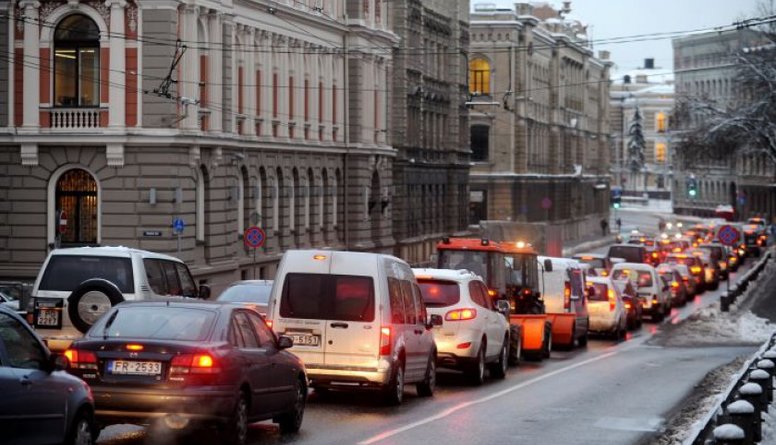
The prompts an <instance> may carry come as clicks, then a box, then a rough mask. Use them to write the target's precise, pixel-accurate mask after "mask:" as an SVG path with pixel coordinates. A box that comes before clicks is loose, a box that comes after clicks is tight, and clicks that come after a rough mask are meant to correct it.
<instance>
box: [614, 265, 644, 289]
mask: <svg viewBox="0 0 776 445" xmlns="http://www.w3.org/2000/svg"><path fill="white" fill-rule="evenodd" d="M612 279H613V280H626V279H627V280H630V281H631V283H635V284H636V286H637V287H652V274H651V273H649V272H648V271H646V270H633V269H617V270H615V271H614V272H612Z"/></svg>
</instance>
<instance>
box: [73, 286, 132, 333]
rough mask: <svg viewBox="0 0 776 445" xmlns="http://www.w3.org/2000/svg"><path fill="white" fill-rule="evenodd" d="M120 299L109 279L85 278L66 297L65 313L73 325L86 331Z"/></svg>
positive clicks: (117, 290) (81, 330) (117, 291)
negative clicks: (85, 279)
mask: <svg viewBox="0 0 776 445" xmlns="http://www.w3.org/2000/svg"><path fill="white" fill-rule="evenodd" d="M122 301H124V297H123V296H122V295H121V292H120V291H119V289H118V288H117V287H116V286H114V285H113V284H112V283H110V282H109V281H105V280H87V281H84V282H83V283H81V284H80V285H79V286H78V287H77V288H75V290H74V291H73V292H72V293H71V294H70V296H69V297H68V299H67V313H68V315H69V316H70V321H71V322H72V323H73V326H75V328H76V329H78V330H79V331H80V332H82V333H86V331H88V330H89V328H91V327H92V324H94V322H96V321H97V320H98V319H99V318H100V317H101V316H102V315H103V314H105V312H107V311H108V310H110V308H112V307H113V306H116V305H117V304H119V303H121V302H122Z"/></svg>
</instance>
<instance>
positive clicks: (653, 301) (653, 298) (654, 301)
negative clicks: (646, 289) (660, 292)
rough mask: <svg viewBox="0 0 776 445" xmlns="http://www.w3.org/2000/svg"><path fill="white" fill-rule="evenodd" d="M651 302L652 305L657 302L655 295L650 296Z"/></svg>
mask: <svg viewBox="0 0 776 445" xmlns="http://www.w3.org/2000/svg"><path fill="white" fill-rule="evenodd" d="M652 304H653V305H655V304H657V295H653V296H652Z"/></svg>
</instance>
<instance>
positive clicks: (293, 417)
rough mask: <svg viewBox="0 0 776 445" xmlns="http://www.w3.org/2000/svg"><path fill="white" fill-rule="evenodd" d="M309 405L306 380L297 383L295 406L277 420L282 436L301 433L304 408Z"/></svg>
mask: <svg viewBox="0 0 776 445" xmlns="http://www.w3.org/2000/svg"><path fill="white" fill-rule="evenodd" d="M306 403H307V386H306V385H305V383H304V380H302V379H299V380H297V381H296V392H295V394H294V406H293V407H292V408H291V411H288V412H287V413H285V414H283V415H281V416H280V417H278V419H277V424H278V427H280V433H281V434H291V433H296V432H298V431H299V428H301V427H302V419H304V408H305V405H306Z"/></svg>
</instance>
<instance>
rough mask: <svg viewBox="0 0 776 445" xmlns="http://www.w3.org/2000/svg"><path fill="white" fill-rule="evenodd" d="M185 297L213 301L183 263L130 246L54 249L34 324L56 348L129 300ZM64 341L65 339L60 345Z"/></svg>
mask: <svg viewBox="0 0 776 445" xmlns="http://www.w3.org/2000/svg"><path fill="white" fill-rule="evenodd" d="M167 296H180V297H192V298H204V299H207V298H208V297H209V296H210V288H209V287H207V286H205V285H203V286H200V287H199V288H197V286H196V285H195V284H194V279H193V278H192V276H191V273H190V272H189V269H188V267H186V264H184V263H183V261H181V260H179V259H177V258H174V257H171V256H168V255H162V254H158V253H153V252H148V251H145V250H139V249H132V248H128V247H76V248H69V249H56V250H52V251H51V252H50V253H49V255H48V257H47V258H46V261H45V262H44V263H43V267H42V268H41V269H40V271H39V272H38V277H37V278H36V279H35V285H34V286H33V288H32V298H31V300H30V307H29V310H30V313H31V315H32V320H31V321H32V325H33V326H34V327H35V329H37V330H38V332H39V333H40V334H41V336H42V337H44V338H46V339H47V340H48V341H49V345H50V347H51V348H53V349H60V348H66V347H67V346H68V345H69V343H70V342H71V341H72V340H74V339H76V338H79V337H80V336H81V333H83V332H86V331H87V330H88V329H89V328H90V327H91V326H92V324H94V322H95V321H97V319H99V318H100V317H101V316H102V315H103V314H104V313H105V312H107V311H108V309H110V308H111V307H113V306H115V305H117V304H119V303H121V302H123V301H125V300H145V299H151V298H155V297H157V298H158V297H167ZM60 341H61V343H60Z"/></svg>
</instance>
